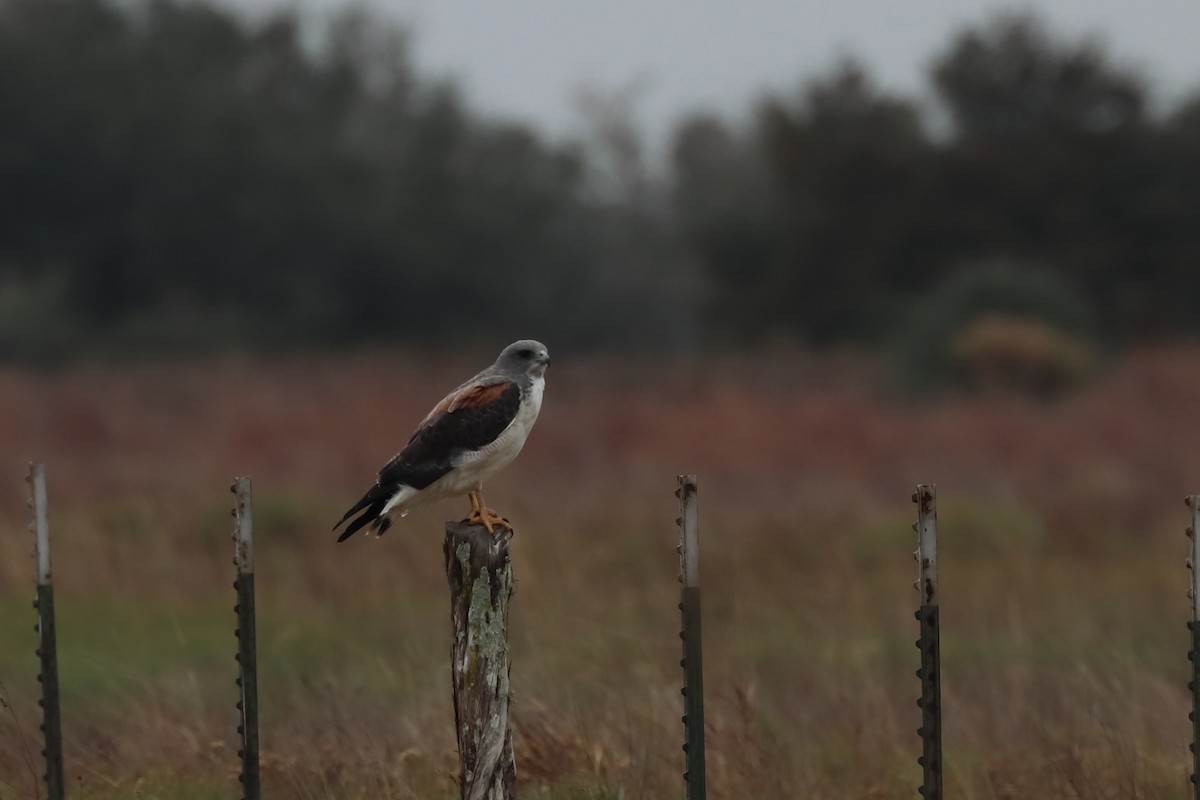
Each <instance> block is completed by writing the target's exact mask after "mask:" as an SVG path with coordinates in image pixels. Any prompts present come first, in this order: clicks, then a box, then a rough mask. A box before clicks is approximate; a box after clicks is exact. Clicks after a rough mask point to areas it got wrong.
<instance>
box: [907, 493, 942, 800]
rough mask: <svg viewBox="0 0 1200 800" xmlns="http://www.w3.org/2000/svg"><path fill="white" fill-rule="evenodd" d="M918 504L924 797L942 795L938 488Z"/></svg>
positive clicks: (917, 497) (918, 497)
mask: <svg viewBox="0 0 1200 800" xmlns="http://www.w3.org/2000/svg"><path fill="white" fill-rule="evenodd" d="M912 499H913V502H914V503H916V504H917V521H916V523H915V524H914V525H913V530H915V531H916V532H917V538H918V542H917V550H916V552H915V553H913V555H914V556H915V557H916V559H917V562H918V564H920V567H919V575H918V579H917V582H916V584H915V586H916V588H917V591H918V592H920V593H921V605H920V608H919V609H918V610H917V615H916V616H917V620H918V621H919V622H920V623H921V638H920V639H918V640H917V647H918V648H920V650H921V668H920V669H919V670H917V677H918V678H920V679H921V699H920V700H918V701H917V705H918V706H919V707H920V709H921V727H920V728H918V729H917V733H918V734H919V735H920V737H921V757H920V758H919V759H917V763H918V764H920V765H921V768H922V771H923V775H922V777H923V782H922V784H921V788H920V790H919V791H920V794H921V796H922V797H924V798H925V800H941V798H942V676H941V644H940V642H939V637H940V631H939V621H938V570H937V487H936V486H935V485H934V484H932V483H922V484H919V485H918V486H917V491H916V492H914V493H913V496H912Z"/></svg>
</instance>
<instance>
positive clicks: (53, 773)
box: [26, 463, 64, 800]
mask: <svg viewBox="0 0 1200 800" xmlns="http://www.w3.org/2000/svg"><path fill="white" fill-rule="evenodd" d="M26 480H27V481H28V482H29V486H30V498H29V504H30V506H31V507H32V508H33V522H32V524H31V525H30V527H32V528H33V530H34V555H35V558H36V559H37V599H36V600H34V602H33V605H34V608H36V609H37V618H38V622H37V632H38V651H37V654H38V657H39V658H40V659H41V667H42V671H41V672H40V673H39V674H38V681H39V682H40V683H41V684H42V699H41V700H39V701H38V702H39V704H40V705H41V706H42V732H43V733H44V734H45V742H46V749H45V750H43V751H42V755H43V756H45V758H46V773H45V775H43V776H42V777H43V780H45V782H46V797H47V800H63V796H64V785H63V752H62V721H61V716H60V714H59V702H58V643H57V640H56V637H55V628H54V585H53V582H52V575H51V570H50V525H49V522H48V516H47V511H46V465H45V464H40V463H39V464H30V465H29V476H28V477H27V478H26Z"/></svg>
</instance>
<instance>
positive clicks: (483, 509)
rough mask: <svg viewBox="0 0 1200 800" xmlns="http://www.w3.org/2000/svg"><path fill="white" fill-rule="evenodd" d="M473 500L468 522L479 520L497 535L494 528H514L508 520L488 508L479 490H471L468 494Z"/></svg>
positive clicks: (491, 532) (489, 531) (488, 530)
mask: <svg viewBox="0 0 1200 800" xmlns="http://www.w3.org/2000/svg"><path fill="white" fill-rule="evenodd" d="M467 497H468V498H470V500H471V516H469V517H467V521H468V522H477V523H479V524H480V525H482V526H483V527H485V528H487V532H488V533H490V534H492V535H493V536H494V535H495V533H496V531H495V530H494V529H495V528H497V527H500V528H507V529H508V530H510V531H511V530H512V529H513V527H512V525H510V524H508V520H505V519H502V518H501V517H500V516H499V515H498V514H497V513H496V512H495V511H492V510H491V509H490V508H488V507H487V506H486V505H485V504H484V502H483V496H482V495H481V494H480V493H479V492H470V493H469V494H468V495H467Z"/></svg>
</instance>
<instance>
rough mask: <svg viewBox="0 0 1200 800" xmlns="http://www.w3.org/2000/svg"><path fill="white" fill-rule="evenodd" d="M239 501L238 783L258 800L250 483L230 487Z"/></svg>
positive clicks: (236, 534) (236, 541)
mask: <svg viewBox="0 0 1200 800" xmlns="http://www.w3.org/2000/svg"><path fill="white" fill-rule="evenodd" d="M229 490H230V491H231V492H233V494H234V496H235V497H236V498H237V499H236V501H235V502H234V507H233V517H234V520H235V524H234V530H233V541H234V559H233V563H234V564H236V565H237V580H235V581H234V582H233V588H234V589H236V590H237V605H236V606H234V607H233V610H234V612H236V613H237V618H238V626H237V630H235V631H234V632H233V633H234V635H235V636H236V637H237V641H238V652H237V662H238V678H237V685H238V687H239V688H240V689H241V696H240V698H239V699H238V703H237V708H238V711H239V712H241V724H239V725H238V733H239V734H240V735H241V738H242V742H241V744H242V747H241V749H240V750H239V751H238V755H239V756H241V759H242V772H241V775H239V776H238V779H239V780H240V781H241V783H242V797H243V798H244V800H258V798H259V784H258V651H257V642H256V635H255V629H254V532H253V529H252V527H251V511H252V507H251V502H250V479H249V478H235V479H234V481H233V485H232V486H230V487H229Z"/></svg>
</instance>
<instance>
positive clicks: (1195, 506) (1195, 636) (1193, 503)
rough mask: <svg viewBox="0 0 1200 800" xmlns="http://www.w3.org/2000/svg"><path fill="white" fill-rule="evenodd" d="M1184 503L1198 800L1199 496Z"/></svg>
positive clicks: (1196, 793)
mask: <svg viewBox="0 0 1200 800" xmlns="http://www.w3.org/2000/svg"><path fill="white" fill-rule="evenodd" d="M1184 502H1185V503H1187V507H1188V510H1189V512H1190V513H1191V520H1190V522H1189V523H1188V526H1187V531H1186V533H1187V537H1188V539H1189V540H1190V543H1191V552H1190V553H1189V554H1188V559H1187V568H1188V573H1189V574H1188V578H1189V580H1188V591H1187V596H1188V600H1190V601H1191V603H1190V605H1191V607H1192V608H1191V612H1192V613H1191V617H1192V618H1191V619H1190V620H1188V631H1189V632H1190V633H1191V649H1190V650H1188V661H1190V662H1191V665H1192V677H1191V680H1189V681H1188V689H1189V690H1190V691H1191V693H1192V710H1191V711H1190V712H1189V713H1188V719H1189V720H1191V723H1192V743H1191V744H1190V745H1188V749H1190V750H1191V753H1192V775H1191V784H1192V790H1191V795H1192V797H1193V798H1195V800H1200V781H1198V779H1197V776H1198V775H1200V753H1197V752H1196V751H1197V747H1198V745H1200V572H1197V569H1198V567H1200V537H1197V535H1196V531H1197V530H1200V495H1194V494H1193V495H1189V496H1188V497H1187V498H1185V500H1184Z"/></svg>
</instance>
